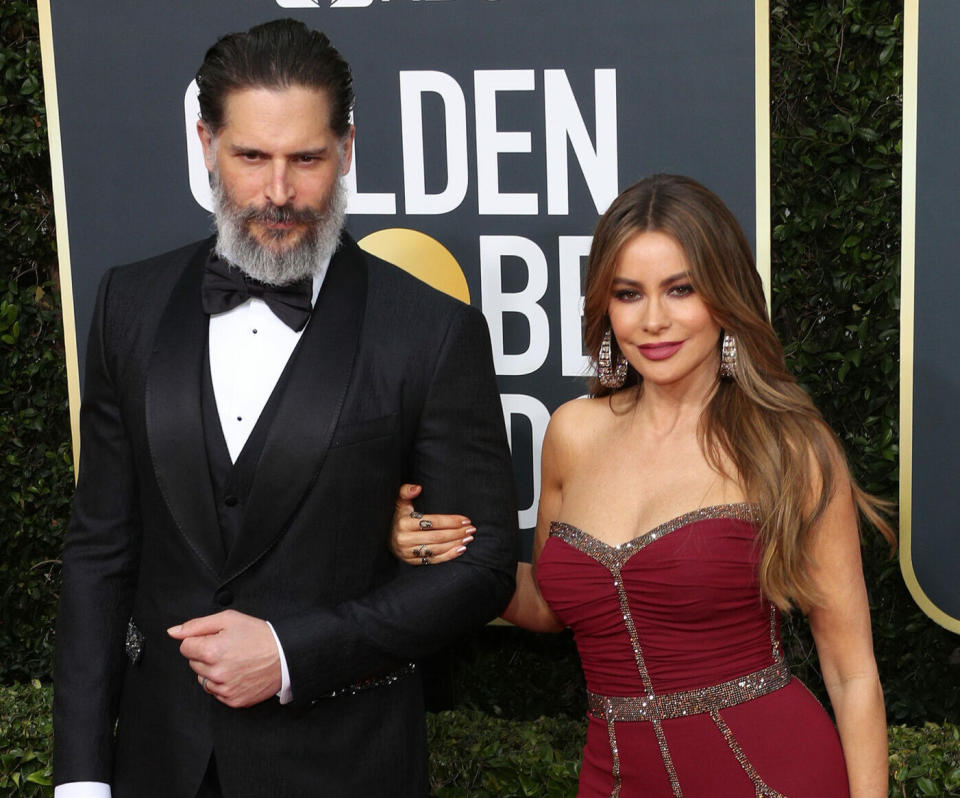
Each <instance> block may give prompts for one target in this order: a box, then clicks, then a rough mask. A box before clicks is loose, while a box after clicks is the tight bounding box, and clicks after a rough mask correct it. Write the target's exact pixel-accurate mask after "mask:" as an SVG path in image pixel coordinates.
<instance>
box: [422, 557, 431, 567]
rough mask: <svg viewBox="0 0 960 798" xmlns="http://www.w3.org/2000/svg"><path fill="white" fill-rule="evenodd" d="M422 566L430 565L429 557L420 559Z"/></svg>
mask: <svg viewBox="0 0 960 798" xmlns="http://www.w3.org/2000/svg"><path fill="white" fill-rule="evenodd" d="M420 565H430V558H429V557H426V556H425V557H421V558H420Z"/></svg>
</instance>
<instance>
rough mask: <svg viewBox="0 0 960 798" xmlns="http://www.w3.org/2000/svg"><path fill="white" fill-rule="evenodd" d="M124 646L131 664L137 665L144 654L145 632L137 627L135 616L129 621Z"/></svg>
mask: <svg viewBox="0 0 960 798" xmlns="http://www.w3.org/2000/svg"><path fill="white" fill-rule="evenodd" d="M123 643H124V648H125V649H126V652H127V658H128V659H129V660H130V664H131V665H136V664H137V663H138V662H139V661H140V657H141V656H142V655H143V632H141V631H140V630H139V629H137V625H136V624H135V623H134V622H133V618H131V619H130V620H128V621H127V635H126V637H125V638H124V641H123Z"/></svg>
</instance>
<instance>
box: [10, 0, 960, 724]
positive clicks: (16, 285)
mask: <svg viewBox="0 0 960 798" xmlns="http://www.w3.org/2000/svg"><path fill="white" fill-rule="evenodd" d="M770 14H771V46H770V50H771V97H772V107H771V121H772V148H771V153H772V177H773V180H772V183H773V185H772V218H773V239H774V240H773V316H774V322H775V325H776V327H777V330H778V332H779V333H780V335H781V337H782V339H783V340H784V341H785V342H786V345H787V352H788V356H789V358H790V362H791V365H792V367H793V369H794V370H795V372H796V373H797V374H799V375H800V377H801V379H802V380H803V382H804V384H805V385H806V387H807V388H808V389H809V390H810V392H811V394H812V395H813V396H814V398H815V400H816V401H817V403H818V404H819V406H820V407H821V408H822V410H823V411H824V413H825V415H826V417H827V418H828V420H829V421H830V423H831V424H833V425H834V427H835V429H837V431H838V433H839V434H840V436H841V439H842V440H843V442H844V445H845V446H846V448H847V452H848V455H849V457H850V460H851V464H852V467H853V469H854V472H855V474H856V476H857V478H858V479H859V480H860V482H861V484H863V485H864V486H865V487H867V488H868V489H870V490H872V491H874V492H876V493H878V494H879V495H882V496H887V497H890V498H895V497H896V489H897V470H896V468H897V457H898V451H897V442H898V439H899V434H898V429H897V412H898V408H897V378H898V364H897V336H898V297H899V275H898V268H899V258H898V256H899V250H898V248H899V219H900V124H901V117H902V108H901V107H902V96H901V83H902V75H901V66H900V65H901V60H902V59H901V53H902V35H903V23H902V14H901V7H900V5H899V4H895V3H886V2H876V0H874V1H873V2H868V1H867V0H845V1H844V2H839V1H838V0H832V1H831V2H785V1H784V0H771V9H770ZM0 153H2V158H0V184H2V185H3V186H5V187H6V190H5V192H4V193H3V196H2V197H0V235H2V244H3V245H2V246H0V362H2V364H3V367H2V369H0V442H2V447H3V448H2V453H3V461H2V467H0V546H2V551H3V557H0V684H4V683H6V684H10V683H12V682H14V681H28V680H30V679H34V678H36V679H40V680H43V681H47V680H49V677H50V662H51V650H52V632H51V629H52V623H53V614H54V609H55V603H56V590H57V583H58V577H59V574H58V563H57V558H58V556H59V551H60V546H61V539H62V529H63V525H64V524H65V522H66V519H67V514H68V502H69V496H70V494H71V491H72V484H73V483H72V473H71V465H70V450H69V440H68V438H69V429H68V419H67V402H66V381H65V376H64V368H63V336H62V330H61V327H60V322H59V293H58V290H57V273H56V261H55V253H54V237H53V224H52V212H51V208H52V202H51V196H50V187H49V182H50V177H49V165H48V161H47V147H46V127H45V119H44V112H43V104H42V94H41V82H40V63H39V48H38V44H37V21H36V9H35V8H34V6H33V5H32V3H31V2H26V1H25V0H4V2H3V3H0ZM865 563H866V570H867V581H868V585H869V588H870V592H871V603H872V607H873V621H874V632H875V644H876V650H877V656H878V661H879V665H880V671H881V675H882V677H883V681H884V686H885V690H886V693H887V709H888V714H889V716H890V719H891V721H892V722H895V723H896V722H906V723H911V724H913V725H919V724H922V723H923V722H924V721H927V720H931V721H936V722H941V721H950V722H952V723H956V722H958V721H960V691H958V690H957V689H956V685H957V682H958V677H960V643H958V639H957V638H956V637H955V636H953V635H951V634H949V633H947V632H946V631H944V630H943V629H941V628H940V627H938V626H936V625H935V624H934V623H933V622H931V621H930V620H928V619H927V618H926V617H925V616H924V615H923V614H922V613H921V612H920V611H919V610H918V609H917V608H916V607H915V605H914V604H913V602H912V600H911V599H910V597H909V596H908V594H907V593H906V590H905V589H904V587H903V584H902V581H901V579H900V575H899V572H898V570H897V567H896V564H895V563H894V562H893V561H891V560H890V559H889V558H888V556H887V554H886V550H885V547H884V546H883V545H882V543H881V542H880V541H879V540H878V536H876V535H872V534H868V535H867V538H866V544H865ZM787 638H788V640H787V643H788V647H789V649H790V651H791V654H792V656H793V660H794V663H795V668H796V670H797V671H798V673H800V675H801V676H803V677H804V678H805V680H806V681H807V682H808V683H809V684H810V685H811V686H812V687H813V688H814V689H815V690H817V689H821V688H820V687H819V675H818V673H817V671H816V658H815V655H814V653H813V648H812V643H811V640H810V637H809V633H808V631H807V629H806V625H805V623H804V621H803V619H801V618H796V617H794V618H791V619H790V620H789V622H788V624H787ZM471 641H472V642H471V644H470V646H468V650H469V652H470V653H469V656H462V657H460V659H459V662H458V668H457V672H458V678H457V692H458V694H459V695H460V701H461V704H463V705H465V706H474V707H478V708H481V709H483V710H485V711H486V712H488V713H493V714H497V713H499V714H501V715H503V716H505V717H511V718H531V719H532V718H536V717H537V716H538V715H541V714H545V713H548V714H558V713H567V714H569V715H571V716H573V717H578V716H580V715H581V713H582V677H581V676H580V674H579V670H578V668H577V665H576V658H575V655H574V654H573V649H572V646H571V644H570V640H569V638H568V637H565V636H560V637H559V638H557V639H552V640H542V639H540V638H539V637H538V636H536V635H531V634H526V633H520V632H512V633H511V632H507V631H505V630H484V631H482V632H479V633H477V634H476V635H475V636H474V637H473V638H471ZM821 694H822V693H821Z"/></svg>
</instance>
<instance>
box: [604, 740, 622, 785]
mask: <svg viewBox="0 0 960 798" xmlns="http://www.w3.org/2000/svg"><path fill="white" fill-rule="evenodd" d="M607 736H608V737H609V738H610V757H611V760H612V761H611V764H610V769H611V770H612V771H613V789H612V790H611V791H610V798H620V787H621V786H622V785H623V775H622V774H621V773H620V750H619V749H618V748H617V727H616V726H615V725H614V724H612V723H608V724H607Z"/></svg>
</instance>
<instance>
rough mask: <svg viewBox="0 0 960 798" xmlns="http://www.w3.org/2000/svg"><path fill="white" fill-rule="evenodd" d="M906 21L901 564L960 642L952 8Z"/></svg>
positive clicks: (959, 181) (957, 114) (957, 91)
mask: <svg viewBox="0 0 960 798" xmlns="http://www.w3.org/2000/svg"><path fill="white" fill-rule="evenodd" d="M904 10H905V19H904V21H905V35H904V96H903V122H904V135H903V246H902V253H903V254H902V294H903V300H902V302H901V314H900V327H901V344H900V353H901V368H900V377H901V381H900V386H901V389H900V419H901V424H900V540H901V553H900V564H901V569H902V571H903V576H904V579H905V581H906V583H907V586H908V587H909V588H910V591H911V593H912V594H913V597H914V599H915V600H916V602H917V603H918V604H919V605H920V607H921V608H922V609H923V610H924V612H926V613H927V615H929V616H930V617H931V618H933V619H934V620H935V621H937V622H938V623H940V624H941V625H943V626H945V627H947V628H948V629H950V630H952V631H954V632H960V581H958V579H957V569H958V566H960V502H958V496H960V491H958V490H957V481H958V479H960V424H958V419H957V415H956V413H957V408H958V407H960V365H958V358H957V352H958V347H960V337H958V335H957V320H958V314H960V256H958V245H960V221H958V218H960V217H958V213H957V209H958V207H960V138H958V134H957V132H958V130H960V84H958V82H957V75H960V50H958V48H957V42H958V41H960V3H958V2H957V1H956V0H908V2H907V3H906V4H905V9H904Z"/></svg>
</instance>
